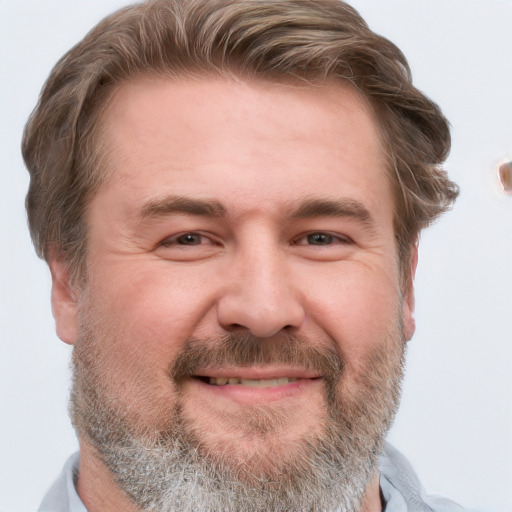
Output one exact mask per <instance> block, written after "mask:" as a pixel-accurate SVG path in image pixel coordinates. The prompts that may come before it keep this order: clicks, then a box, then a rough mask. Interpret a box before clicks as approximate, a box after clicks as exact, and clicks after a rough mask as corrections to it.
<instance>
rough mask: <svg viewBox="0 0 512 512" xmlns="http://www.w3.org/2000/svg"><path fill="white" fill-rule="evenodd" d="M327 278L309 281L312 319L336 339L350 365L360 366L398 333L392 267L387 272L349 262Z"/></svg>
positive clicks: (396, 301) (396, 303)
mask: <svg viewBox="0 0 512 512" xmlns="http://www.w3.org/2000/svg"><path fill="white" fill-rule="evenodd" d="M328 282H329V284H328V285H326V283H324V282H321V281H319V280H312V281H311V283H310V292H309V293H308V309H309V311H310V318H311V321H312V322H313V323H314V324H316V326H317V327H318V328H320V329H321V330H323V331H325V332H326V333H327V334H328V335H329V336H330V337H331V338H332V339H333V340H334V342H335V343H336V345H337V348H338V350H339V352H340V355H341V356H342V358H343V360H344V361H345V362H346V363H348V365H349V366H358V365H359V363H360V362H361V361H362V360H364V359H365V357H366V355H367V354H368V352H369V351H372V350H373V349H375V348H376V347H378V346H382V345H383V344H385V343H387V342H388V341H389V338H390V336H393V337H396V335H397V327H398V326H397V324H398V319H399V294H398V289H397V284H396V283H397V280H396V278H395V273H394V270H393V267H391V270H390V271H389V272H386V271H385V270H384V269H382V268H380V269H376V268H372V267H368V266H365V265H347V266H346V268H344V269H342V270H340V271H338V272H337V273H335V274H333V275H332V276H331V277H330V279H329V280H328Z"/></svg>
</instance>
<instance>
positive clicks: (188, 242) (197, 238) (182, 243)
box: [160, 231, 215, 248]
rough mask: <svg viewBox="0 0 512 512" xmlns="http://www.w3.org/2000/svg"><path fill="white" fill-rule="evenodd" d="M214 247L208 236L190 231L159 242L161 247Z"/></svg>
mask: <svg viewBox="0 0 512 512" xmlns="http://www.w3.org/2000/svg"><path fill="white" fill-rule="evenodd" d="M212 244H213V245H215V242H214V241H213V240H212V239H211V238H210V237H208V236H206V235H203V234H202V233H198V232H196V231H191V232H189V233H180V234H179V235H174V236H170V237H168V238H165V239H164V240H162V241H161V242H160V246H161V247H176V248H180V247H196V246H201V245H212Z"/></svg>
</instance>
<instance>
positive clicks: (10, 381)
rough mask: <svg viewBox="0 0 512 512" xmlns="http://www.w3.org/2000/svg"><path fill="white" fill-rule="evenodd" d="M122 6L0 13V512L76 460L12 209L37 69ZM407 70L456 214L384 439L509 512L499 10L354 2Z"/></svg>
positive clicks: (428, 1) (43, 70)
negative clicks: (437, 119) (442, 134)
mask: <svg viewBox="0 0 512 512" xmlns="http://www.w3.org/2000/svg"><path fill="white" fill-rule="evenodd" d="M122 3H123V2H121V1H118V0H116V1H114V0H103V1H101V2H100V1H92V0H87V1H78V0H67V1H66V0H54V1H47V0H45V1H42V0H32V1H27V0H0V244H1V246H0V247H1V251H0V302H1V303H0V344H1V347H0V510H2V511H3V512H26V511H31V510H35V509H36V508H37V505H38V503H39V501H40V498H41V496H42V495H43V494H44V491H45V490H46V488H47V487H48V485H49V484H50V483H51V482H52V481H53V480H54V478H55V477H56V475H57V474H58V472H59V471H60V469H61V466H62V464H63V462H64V460H65V459H66V458H67V456H68V455H69V454H70V453H71V452H73V451H74V450H75V449H76V446H77V444H76V440H75V438H74V433H73V431H72V430H71V427H70V426H69V421H68V418H67V413H66V402H67V395H68V386H69V369H68V360H69V355H70V349H69V347H68V346H66V345H64V344H63V343H62V342H60V341H59V340H58V339H57V337H56V336H55V333H54V326H53V321H52V317H51V311H50V306H49V290H50V280H49V274H48V271H47V269H46V266H45V264H44V263H42V262H40V261H38V260H37V259H36V257H35V255H34V253H33V250H32V248H31V244H30V241H29V236H28V231H27V229H26V220H25V213H24V207H23V201H24V194H25V191H26V188H27V183H28V177H27V173H26V171H25V170H24V166H23V163H22V160H21V157H20V151H19V143H20V137H21V131H22V128H23V124H24V122H25V120H26V118H27V116H28V115H29V113H30V111H31V109H32V108H33V106H34V105H35V101H36V98H37V94H38V91H39V89H40V87H41V85H42V83H43V81H44V79H45V77H46V76H47V75H48V73H49V71H50V68H51V66H52V65H53V64H54V63H55V61H56V60H57V58H58V57H60V56H61V55H62V54H63V53H64V51H66V50H67V49H68V48H69V47H70V46H71V45H72V44H74V43H75V42H76V41H77V40H78V39H79V38H81V37H82V36H83V35H84V34H85V32H86V31H87V30H88V29H89V28H90V27H91V26H92V25H93V24H94V23H95V22H96V21H98V20H99V19H100V18H101V17H102V16H103V15H105V14H107V13H108V12H110V11H111V10H113V9H114V8H117V7H119V6H121V5H122ZM353 4H354V5H355V6H356V7H357V8H359V9H360V11H361V13H362V14H363V15H364V16H365V17H366V19H367V21H368V22H369V23H370V25H371V26H372V27H373V28H374V29H375V30H376V31H377V32H380V33H382V34H384V35H386V36H387V37H389V38H390V39H392V40H393V41H394V42H395V43H397V44H398V45H399V46H400V47H401V48H402V49H403V50H404V52H405V54H406V56H407V57H408V59H409V61H410V63H411V66H412V69H413V74H414V76H415V79H416V83H417V85H418V86H419V87H420V89H422V90H423V91H424V92H426V93H427V94H428V95H429V96H431V97H432V98H433V99H435V100H436V101H437V102H438V103H439V104H440V105H441V107H442V108H443V110H444V111H445V113H446V115H447V116H448V118H449V119H450V121H451V123H452V126H453V150H452V154H451V156H450V158H449V160H448V162H447V168H448V169H449V172H450V175H451V177H452V178H453V179H455V181H457V182H458V183H459V184H460V186H461V197H460V199H459V201H458V203H457V206H456V207H455V209H454V210H453V211H452V212H451V213H449V214H448V215H446V216H445V217H444V218H443V219H442V220H441V221H440V222H439V223H438V224H437V225H436V226H434V227H432V228H430V229H429V230H428V231H427V232H425V233H424V235H423V238H422V243H421V252H420V263H419V270H418V275H417V280H416V291H417V295H416V296H417V315H416V316H417V325H418V328H417V334H416V336H415V337H414V339H413V341H412V342H411V343H410V350H409V360H408V372H407V376H406V381H405V389H404V397H403V401H402V407H401V410H400V413H399V416H398V418H397V421H396V424H395V427H394V428H393V431H392V432H391V434H390V440H391V441H392V442H393V443H394V444H395V445H396V446H397V447H398V448H399V449H401V450H402V451H403V452H404V453H405V454H406V455H407V456H408V458H409V459H410V460H411V462H412V464H413V466H414V467H415V469H416V470H417V471H418V473H419V474H420V476H421V479H422V480H423V482H424V484H425V486H426V487H427V489H428V490H429V491H430V492H435V493H440V494H443V495H446V496H449V497H451V498H452V499H455V500H456V501H459V502H460V503H462V504H463V505H465V506H467V507H468V508H470V509H471V510H479V511H482V512H484V511H485V512H510V511H512V196H506V195H504V194H503V193H502V192H501V191H500V189H499V186H498V184H497V180H496V165H497V164H498V162H499V161H500V160H502V159H504V158H508V159H512V36H511V34H512V1H510V0H479V1H476V0H402V1H398V0H357V1H355V0H354V1H353Z"/></svg>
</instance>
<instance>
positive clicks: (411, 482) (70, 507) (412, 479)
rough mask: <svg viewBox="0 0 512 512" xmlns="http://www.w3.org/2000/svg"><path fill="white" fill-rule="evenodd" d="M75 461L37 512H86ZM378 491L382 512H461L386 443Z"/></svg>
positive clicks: (74, 459) (75, 459)
mask: <svg viewBox="0 0 512 512" xmlns="http://www.w3.org/2000/svg"><path fill="white" fill-rule="evenodd" d="M79 460H80V455H79V453H75V454H74V455H72V456H71V457H70V458H69V459H68V461H67V462H66V464H65V466H64V468H63V470H62V473H61V474H60V476H59V478H58V479H57V480H56V482H55V483H54V484H53V485H52V487H51V488H50V490H49V491H48V493H47V494H46V496H45V498H44V500H43V502H42V503H41V506H40V507H39V510H38V512H87V509H86V508H85V506H84V504H83V503H82V500H81V499H80V497H79V496H78V493H77V491H76V487H75V482H76V479H77V476H78V463H79ZM380 488H381V490H382V495H383V496H384V500H385V502H386V506H385V508H384V510H383V512H464V511H463V508H462V507H460V506H459V505H457V504H455V503H453V501H450V500H447V499H446V498H442V497H439V496H427V495H426V494H425V492H424V490H423V488H422V486H421V484H420V481H419V480H418V477H417V476H416V474H415V473H414V471H413V469H412V467H411V465H410V464H409V462H408V461H407V460H406V458H405V457H404V456H403V455H402V454H401V453H400V452H399V451H398V450H396V449H395V448H393V447H392V446H391V445H390V444H389V443H386V445H385V447H384V451H383V453H382V456H381V459H380Z"/></svg>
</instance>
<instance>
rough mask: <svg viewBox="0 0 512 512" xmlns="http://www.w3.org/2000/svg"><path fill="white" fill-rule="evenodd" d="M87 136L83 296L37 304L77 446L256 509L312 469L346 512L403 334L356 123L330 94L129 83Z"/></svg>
mask: <svg viewBox="0 0 512 512" xmlns="http://www.w3.org/2000/svg"><path fill="white" fill-rule="evenodd" d="M104 129H105V131H104V133H105V140H104V145H105V147H106V148H107V150H106V155H105V158H106V162H107V167H108V178H107V179H106V181H105V183H103V184H102V186H101V187H100V190H99V192H98V193H97V194H96V195H95V197H94V198H93V199H92V201H91V203H90V207H89V210H88V214H87V224H88V235H89V238H88V261H87V263H88V275H87V283H86V285H85V288H84V289H82V290H75V291H69V294H68V297H67V299H66V300H63V299H62V297H63V295H62V294H59V291H58V288H59V287H58V283H55V284H54V296H53V300H54V303H53V306H54V313H55V316H56V319H57V328H58V333H59V335H60V336H61V338H62V339H64V340H65V341H68V342H70V343H74V344H75V351H74V362H75V387H74V393H73V408H74V411H75V412H74V421H75V424H76V427H77V429H78V431H79V434H80V437H81V438H82V440H83V441H85V442H88V443H90V444H91V445H92V446H95V449H96V450H98V454H99V455H98V456H99V457H100V458H101V459H102V460H103V462H104V463H106V464H107V466H109V465H110V466H115V465H116V464H117V467H111V470H112V471H113V472H114V473H118V474H119V473H122V472H123V471H122V468H119V467H118V466H119V464H121V465H122V464H130V461H129V459H128V460H127V461H123V460H122V457H121V455H120V452H119V451H116V446H118V445H124V446H125V447H126V445H127V443H128V441H127V440H128V439H129V443H131V445H133V447H134V450H138V452H137V453H138V455H137V457H143V456H142V455H141V453H142V454H143V453H148V452H154V451H155V449H156V447H159V450H160V451H162V446H165V449H164V450H163V451H164V452H167V453H171V452H172V453H173V456H176V454H179V456H178V457H177V458H175V459H172V461H171V459H169V460H167V462H165V463H162V460H163V459H162V458H160V459H158V461H159V462H158V461H156V460H155V459H151V460H150V463H149V465H151V464H153V465H154V466H155V467H157V466H158V468H159V469H158V472H160V473H159V474H164V475H167V476H168V471H169V466H175V465H176V463H177V462H180V461H182V460H183V457H185V455H184V453H185V452H186V453H188V454H189V455H190V454H191V453H192V454H193V457H192V458H191V459H190V461H189V462H190V467H191V468H192V469H191V471H190V473H191V474H194V473H196V472H197V467H198V465H201V464H202V466H201V467H202V468H203V469H202V470H204V468H214V470H212V471H214V472H216V473H215V474H214V476H213V477H212V478H214V479H217V480H219V479H220V478H222V480H225V481H229V482H231V484H232V485H233V486H234V485H235V484H236V485H238V484H240V483H242V484H244V482H245V483H247V484H248V485H249V486H250V485H251V484H254V485H253V488H256V487H257V489H259V491H260V492H259V494H261V486H262V485H263V484H262V482H263V481H266V482H267V483H268V485H269V486H270V487H269V490H271V491H275V485H277V484H276V482H278V481H279V480H280V479H282V480H287V481H289V482H292V481H294V480H293V479H294V478H296V476H295V475H296V474H308V475H310V476H311V475H312V474H313V473H314V470H313V469H312V468H313V467H316V466H319V465H321V464H322V463H325V464H324V465H325V466H326V467H327V465H329V467H336V468H338V469H336V471H335V472H334V473H333V474H330V476H329V478H331V480H333V481H336V482H338V484H339V481H340V479H343V478H344V479H345V480H347V481H350V480H358V479H359V480H358V481H357V482H356V484H355V487H357V490H355V491H354V493H353V494H354V498H353V499H352V501H353V503H352V505H348V504H347V505H346V510H352V509H353V510H357V509H356V508H355V507H356V506H357V503H360V500H361V496H362V493H363V491H364V488H365V486H366V484H367V483H368V481H369V479H370V478H371V475H372V473H373V471H374V470H375V467H374V463H375V457H374V456H373V457H371V456H370V454H371V453H374V452H375V451H377V452H378V450H379V449H380V446H381V443H382V439H383V436H384V434H385V432H386V430H387V428H388V427H389V424H390V422H391V420H392V417H393V413H394V411H395V409H396V404H397V400H398V388H399V382H400V376H401V364H402V356H403V341H404V339H407V338H409V337H410V335H411V334H412V331H413V320H412V294H411V291H410V290H400V288H399V281H400V280H399V266H398V262H397V256H396V248H395V238H394V233H393V200H392V195H391V187H390V184H389V183H388V178H387V175H386V170H385V158H384V153H383V149H382V146H381V141H380V137H379V133H378V129H377V125H376V121H375V119H374V115H373V113H372V111H371V109H370V107H369V106H368V105H367V103H366V102H365V101H364V100H363V99H361V98H360V97H359V96H358V95H357V94H356V93H355V92H354V91H353V90H352V89H350V88H348V87H347V86H343V85H340V84H331V85H324V86H318V87H305V86H296V85H295V86H293V85H279V84H270V83H266V82H258V81H235V80H228V79H220V78H207V79H206V78H205V79H201V80H197V81H192V80H188V81H187V80H183V81H170V80H163V79H161V80H159V79H149V78H146V79H139V80H138V81H135V82H133V83H127V84H124V85H122V86H121V87H120V88H119V89H118V90H117V91H116V93H115V95H114V98H113V101H112V103H111V104H110V105H109V108H108V111H107V112H106V114H105V118H104ZM59 265H60V264H59V263H57V262H54V263H53V265H52V271H53V275H54V280H55V281H58V275H59ZM67 289H68V290H69V287H68V288H67ZM105 423H109V424H110V425H111V426H113V428H106V426H105ZM354 429H355V430H357V434H354ZM112 432H114V434H112ZM329 443H330V444H329ZM325 451H333V452H336V453H335V456H334V459H335V460H329V461H328V462H326V461H325V460H324V462H322V461H321V460H320V459H321V457H319V453H320V452H325ZM157 458H158V457H157ZM327 458H329V457H327ZM192 459H193V460H192ZM120 460H121V462H119V461H120ZM368 460H370V463H368V462H365V463H363V461H368ZM116 461H118V462H116ZM205 461H206V462H205ZM319 461H320V462H319ZM147 462H148V460H147V459H144V463H143V464H142V466H144V467H145V465H147ZM162 464H163V465H162ZM142 466H141V467H142ZM359 466H360V467H362V468H363V469H361V470H360V471H359V473H360V474H359V473H358V470H357V467H359ZM290 468H292V469H290ZM293 468H295V469H293ZM141 471H142V470H141ZM155 471H157V470H155ZM166 471H167V473H166ZM301 471H302V473H301ZM327 472H328V471H327ZM331 473H332V471H331ZM215 475H216V476H215ZM219 475H221V477H219ZM347 475H348V478H347ZM137 478H139V479H141V478H142V477H140V475H138V476H137ZM297 478H298V477H297ZM311 478H313V477H311ZM155 479H156V474H154V475H152V477H151V479H150V480H155ZM125 480H126V479H125ZM162 480H168V478H164V477H162ZM299 480H300V479H299ZM299 480H296V481H295V483H296V482H297V481H299ZM310 480H311V479H310ZM300 481H301V482H302V480H300ZM311 481H312V480H311ZM255 482H257V486H256V485H255ZM118 483H119V485H121V486H124V488H125V490H126V491H127V492H128V494H129V495H131V496H132V498H133V500H134V501H137V499H138V498H137V490H136V489H135V487H136V482H135V483H134V482H131V483H130V482H127V481H123V477H122V476H119V477H118ZM317 483H318V482H317ZM349 483H350V482H349ZM272 485H274V487H272ZM301 485H302V484H301ZM304 485H305V484H304ZM130 486H131V487H130ZM347 486H348V484H347V485H346V487H347ZM338 487H339V485H338ZM146 488H147V486H146ZM347 488H348V487H347ZM154 492H155V493H158V492H159V491H158V489H155V490H154ZM162 492H163V491H162ZM169 492H170V491H169ZM173 492H175V491H173ZM237 492H238V491H237ZM309 492H310V491H309V490H308V493H309ZM333 492H334V491H333ZM209 494H211V491H210V492H209ZM342 494H343V493H342ZM347 494H348V491H347ZM174 496H176V494H174ZM336 499H337V500H338V502H340V500H341V499H342V497H340V496H337V497H336ZM141 500H142V498H141ZM139 501H140V500H139ZM162 503H163V502H159V504H158V505H157V506H155V509H159V510H167V508H165V506H164V505H163V504H162ZM347 503H348V501H347ZM139 504H142V505H144V506H146V507H147V508H148V509H151V506H150V505H149V504H148V502H142V501H140V502H139ZM262 507H263V505H262ZM350 507H352V508H350ZM213 508H215V507H213ZM262 509H263V508H262ZM283 509H284V508H283ZM169 510H172V508H169ZM233 510H235V509H233ZM236 510H242V509H241V508H237V509H236ZM251 510H255V509H254V508H252V507H251Z"/></svg>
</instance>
